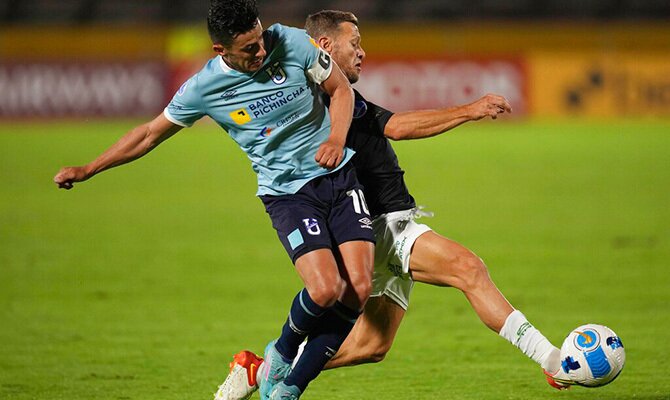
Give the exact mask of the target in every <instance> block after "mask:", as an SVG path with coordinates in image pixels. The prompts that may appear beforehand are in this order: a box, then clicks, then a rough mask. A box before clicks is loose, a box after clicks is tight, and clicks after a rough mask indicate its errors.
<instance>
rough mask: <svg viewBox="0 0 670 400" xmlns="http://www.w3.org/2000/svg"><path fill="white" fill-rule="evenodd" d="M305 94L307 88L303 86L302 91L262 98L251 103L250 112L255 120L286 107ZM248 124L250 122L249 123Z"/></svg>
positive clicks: (297, 90) (281, 91)
mask: <svg viewBox="0 0 670 400" xmlns="http://www.w3.org/2000/svg"><path fill="white" fill-rule="evenodd" d="M304 92H305V87H304V86H302V87H300V89H296V90H294V91H292V92H288V93H286V92H284V91H283V90H280V91H278V92H276V93H272V94H269V95H267V96H265V97H262V98H260V99H258V100H256V101H254V102H253V103H249V104H248V105H247V106H248V107H249V110H251V112H252V113H253V115H254V118H258V117H260V116H263V115H265V114H268V113H270V112H272V111H274V110H277V109H279V108H282V107H284V106H285V105H287V104H288V103H290V102H292V101H293V100H295V99H297V98H298V97H300V95H302V94H303V93H304ZM247 122H248V121H247Z"/></svg>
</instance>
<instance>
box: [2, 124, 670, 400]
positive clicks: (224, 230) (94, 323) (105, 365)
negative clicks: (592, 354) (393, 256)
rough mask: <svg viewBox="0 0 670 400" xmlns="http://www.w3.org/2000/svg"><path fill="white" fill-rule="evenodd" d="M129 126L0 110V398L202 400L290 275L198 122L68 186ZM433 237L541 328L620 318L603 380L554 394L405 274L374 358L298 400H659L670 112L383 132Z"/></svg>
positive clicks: (668, 240)
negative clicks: (382, 356) (406, 302)
mask: <svg viewBox="0 0 670 400" xmlns="http://www.w3.org/2000/svg"><path fill="white" fill-rule="evenodd" d="M134 124H135V122H134V121H123V122H114V123H111V122H91V123H65V122H56V123H30V124H28V123H25V124H8V123H3V124H2V125H0V399H7V400H10V399H17V400H18V399H50V400H56V399H64V400H78V399H86V400H89V399H111V400H115V399H118V400H125V399H128V400H130V399H138V400H150V399H161V400H167V399H211V394H212V393H213V392H214V391H215V390H216V387H217V385H218V384H219V383H221V381H222V380H223V378H224V377H225V375H226V373H227V364H228V362H229V360H230V356H231V355H232V354H233V353H235V352H237V351H238V350H240V349H243V348H249V349H251V350H255V351H257V352H258V351H262V349H263V347H264V345H265V343H266V342H267V341H268V340H269V339H271V338H273V337H275V336H277V335H278V333H279V328H280V326H281V324H282V323H283V321H284V319H285V315H286V314H285V313H286V312H287V310H288V306H289V302H290V300H291V298H292V297H293V295H294V293H295V292H296V291H297V290H298V289H299V288H300V283H299V279H298V277H297V274H296V273H295V272H294V271H293V270H292V269H293V268H292V266H291V264H290V262H289V259H288V257H287V256H286V255H285V253H284V251H283V249H282V248H281V246H280V244H279V241H278V240H277V238H276V236H275V233H274V231H273V230H272V228H271V226H270V223H269V220H268V218H267V216H266V215H265V212H264V209H263V207H262V205H261V203H260V201H258V200H257V199H256V198H255V197H254V193H255V179H254V176H253V174H252V171H251V168H250V166H249V163H248V161H247V160H246V158H245V156H244V155H243V154H242V152H241V151H240V150H239V149H237V148H236V146H235V144H234V143H233V142H232V141H231V140H230V139H229V138H228V137H227V136H226V135H225V134H223V133H221V132H220V131H219V130H218V128H217V127H216V126H214V125H213V124H208V123H200V124H198V125H197V126H196V127H195V128H193V129H190V130H185V131H183V132H181V133H180V134H178V135H177V136H175V137H174V138H172V139H170V140H169V141H167V142H165V143H164V144H162V145H161V146H160V148H158V149H157V150H156V151H154V152H153V153H151V154H149V155H148V156H146V157H145V158H144V159H141V160H138V161H136V162H135V163H133V164H130V165H126V166H123V167H120V168H116V169H114V170H111V171H107V172H105V173H103V174H101V175H99V176H97V177H95V178H93V179H92V180H91V181H89V182H85V183H83V184H79V185H78V186H76V187H75V189H74V190H72V191H69V192H67V191H63V190H57V189H56V187H55V185H53V183H52V181H51V179H52V177H53V175H54V174H55V173H56V172H57V170H58V168H59V167H60V166H62V165H77V164H82V163H85V162H88V161H89V160H91V159H92V158H93V157H95V156H97V154H99V153H100V152H101V151H102V150H104V149H105V148H106V147H107V146H109V145H110V144H111V143H113V142H114V141H115V140H116V138H118V137H119V136H120V135H121V134H122V133H123V132H125V131H126V130H127V129H128V128H130V127H132V126H133V125H134ZM395 147H396V150H397V152H398V154H399V157H400V160H401V164H402V165H403V166H404V168H405V170H406V171H407V174H406V178H407V182H408V185H409V187H410V189H411V190H412V193H413V194H414V196H415V197H416V199H417V201H418V202H419V203H420V204H425V205H426V206H428V208H429V209H430V210H432V211H434V212H435V217H434V218H432V219H428V220H426V223H428V224H429V225H430V226H432V227H433V228H434V229H435V230H436V231H438V232H440V233H442V234H444V235H446V236H448V237H450V238H452V239H455V240H457V241H459V242H461V243H463V244H465V245H466V246H468V247H469V248H471V249H473V250H474V251H475V252H476V253H477V254H478V255H479V256H481V257H482V258H483V259H484V260H485V261H486V263H487V265H488V266H489V269H490V272H491V275H492V276H493V279H494V280H495V281H496V282H497V284H498V286H499V287H500V288H501V290H502V291H503V293H505V294H506V296H507V297H508V299H509V300H510V301H511V302H512V303H513V304H514V305H515V306H516V307H517V308H519V309H520V310H522V311H523V312H524V313H525V314H526V316H527V317H528V318H529V319H530V320H531V321H532V322H533V323H534V324H535V325H536V326H537V327H538V328H539V329H540V330H542V331H543V333H544V334H545V335H546V336H547V337H548V338H549V339H550V340H551V341H552V342H554V344H557V345H560V343H561V341H562V339H563V338H564V337H565V335H567V333H568V332H569V331H570V330H571V329H573V328H575V327H576V326H578V325H580V324H583V323H589V322H593V323H601V324H605V325H608V326H610V327H611V328H613V329H614V330H615V331H616V332H617V333H618V334H619V335H620V336H621V338H622V340H623V343H624V345H625V346H626V353H627V358H628V359H627V364H626V368H625V369H624V371H623V373H622V375H621V376H620V377H619V378H618V379H617V380H616V381H615V382H614V383H612V384H611V385H609V386H606V387H603V388H599V389H586V388H573V389H571V390H570V391H567V392H558V391H555V390H554V389H551V388H550V387H549V386H548V385H546V384H545V382H544V379H543V376H542V374H541V371H540V369H539V367H538V366H537V365H535V364H534V363H533V362H532V361H530V360H528V359H527V358H526V357H524V356H523V355H522V354H521V353H520V352H518V351H517V350H516V349H515V348H514V347H513V346H511V345H510V344H508V343H507V342H505V341H504V340H503V339H501V338H499V337H497V335H495V334H494V333H492V332H490V331H488V330H487V329H486V328H485V327H484V326H483V324H481V323H480V322H479V320H478V319H477V317H476V315H475V314H474V313H473V312H472V311H471V309H470V308H469V305H468V303H467V302H466V301H465V299H464V297H463V296H462V294H461V293H459V292H458V291H456V290H454V289H450V288H434V287H427V286H423V285H417V286H415V290H414V293H413V298H412V304H411V306H410V310H409V312H408V314H407V316H406V319H405V321H404V323H403V325H402V326H401V328H400V332H399V334H398V337H397V340H396V343H395V346H394V348H393V349H392V351H391V353H390V354H389V355H388V357H387V359H386V360H385V361H384V362H382V363H380V364H375V365H365V366H359V367H354V368H344V369H339V370H334V371H327V372H324V373H323V374H322V375H321V376H320V377H319V378H318V379H317V381H315V382H314V383H313V384H312V385H311V387H310V388H309V390H308V391H307V393H306V394H305V396H304V397H303V398H304V399H305V400H310V399H359V400H365V399H370V400H373V399H374V400H376V399H387V400H395V399H403V400H405V399H559V398H560V399H589V400H590V399H608V400H609V399H641V400H660V399H670V379H669V378H668V372H670V368H669V367H668V357H669V356H670V123H668V122H662V121H661V122H658V121H657V122H652V121H630V122H621V121H617V122H611V123H604V122H603V123H586V122H571V123H564V122H560V123H559V122H525V123H524V122H482V123H472V124H469V125H466V126H463V127H461V128H458V129H457V130H456V131H454V132H452V133H451V134H448V135H444V136H442V137H438V138H433V139H428V140H422V141H414V142H402V143H396V145H395Z"/></svg>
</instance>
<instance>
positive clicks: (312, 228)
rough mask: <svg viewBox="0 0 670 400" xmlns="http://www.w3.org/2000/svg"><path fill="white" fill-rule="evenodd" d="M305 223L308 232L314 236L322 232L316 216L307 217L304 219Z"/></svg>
mask: <svg viewBox="0 0 670 400" xmlns="http://www.w3.org/2000/svg"><path fill="white" fill-rule="evenodd" d="M302 222H304V223H305V228H307V233H309V234H310V235H312V236H317V235H320V234H321V228H320V227H319V222H318V221H317V220H316V219H314V218H305V219H303V220H302Z"/></svg>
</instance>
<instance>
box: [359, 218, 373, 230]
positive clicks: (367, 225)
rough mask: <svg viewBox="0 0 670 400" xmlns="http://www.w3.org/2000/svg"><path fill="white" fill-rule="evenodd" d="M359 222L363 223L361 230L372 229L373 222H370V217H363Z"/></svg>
mask: <svg viewBox="0 0 670 400" xmlns="http://www.w3.org/2000/svg"><path fill="white" fill-rule="evenodd" d="M358 222H360V223H361V228H367V229H372V226H371V225H372V221H370V218H368V217H363V218H361V219H359V220H358Z"/></svg>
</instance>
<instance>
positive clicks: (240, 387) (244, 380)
mask: <svg viewBox="0 0 670 400" xmlns="http://www.w3.org/2000/svg"><path fill="white" fill-rule="evenodd" d="M262 364H263V359H262V358H260V357H258V356H257V355H256V354H254V353H252V352H250V351H247V350H244V351H241V352H239V353H237V354H235V355H234V356H233V361H231V363H230V373H229V374H228V376H227V377H226V380H225V381H223V383H222V384H221V386H219V390H217V391H216V393H215V394H214V400H247V399H248V398H250V397H251V395H252V394H254V392H255V391H256V390H258V382H257V381H256V374H257V373H258V369H259V368H260V366H261V365H262Z"/></svg>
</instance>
